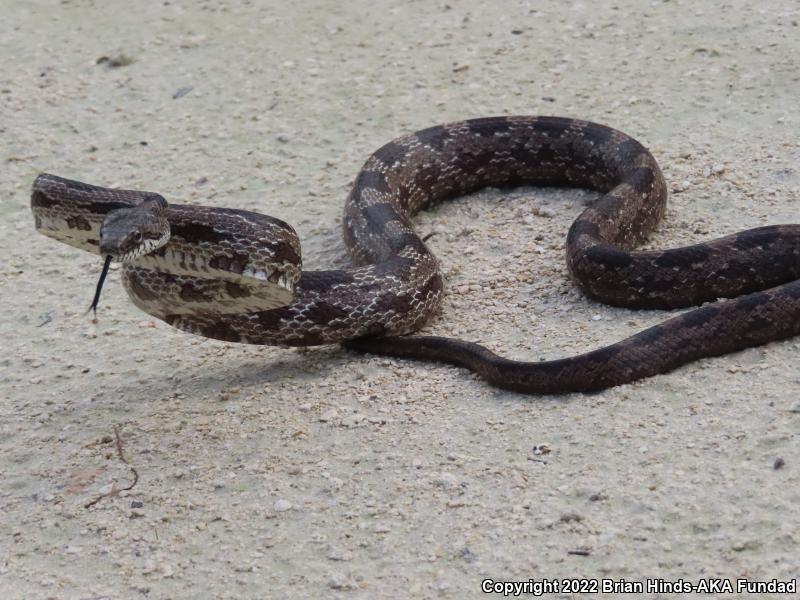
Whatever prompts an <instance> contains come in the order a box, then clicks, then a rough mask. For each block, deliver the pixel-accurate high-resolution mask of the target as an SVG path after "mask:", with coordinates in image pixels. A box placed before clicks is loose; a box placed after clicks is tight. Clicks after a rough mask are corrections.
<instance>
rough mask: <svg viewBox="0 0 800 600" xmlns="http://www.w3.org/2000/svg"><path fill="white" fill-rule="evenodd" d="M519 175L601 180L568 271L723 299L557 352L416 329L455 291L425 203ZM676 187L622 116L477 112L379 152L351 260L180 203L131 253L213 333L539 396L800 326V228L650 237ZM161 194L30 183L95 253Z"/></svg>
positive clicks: (255, 217) (631, 375)
mask: <svg viewBox="0 0 800 600" xmlns="http://www.w3.org/2000/svg"><path fill="white" fill-rule="evenodd" d="M518 185H546V186H553V185H555V186H570V187H572V186H575V187H585V188H590V189H593V190H596V191H598V192H600V193H601V194H602V195H601V196H600V197H599V198H598V199H597V200H596V201H595V202H594V203H593V204H592V205H591V206H589V207H588V208H586V209H585V210H584V211H583V212H582V213H581V214H580V216H579V217H578V218H577V219H576V220H575V222H574V223H573V224H572V226H571V228H570V230H569V232H568V235H567V240H566V257H567V266H568V269H569V272H570V274H571V275H572V278H573V279H574V281H575V282H576V283H577V285H578V286H579V287H580V288H581V289H582V290H583V291H584V292H585V293H586V294H587V295H588V296H589V297H590V298H592V299H595V300H598V301H601V302H605V303H608V304H612V305H615V306H626V307H631V308H663V309H672V308H680V307H687V306H694V305H699V304H702V303H709V304H706V305H704V306H702V307H700V308H697V309H695V310H691V311H688V312H686V313H683V314H681V315H679V316H677V317H673V318H671V319H669V320H667V321H665V322H663V323H661V324H659V325H656V326H654V327H651V328H650V329H647V330H645V331H642V332H640V333H638V334H636V335H634V336H631V337H629V338H627V339H624V340H622V341H620V342H617V343H615V344H612V345H610V346H607V347H604V348H601V349H598V350H595V351H592V352H589V353H586V354H582V355H579V356H573V357H569V358H564V359H558V360H552V361H545V362H521V361H512V360H507V359H504V358H502V357H499V356H497V355H496V354H494V353H492V352H490V351H489V350H488V349H486V348H484V347H483V346H480V345H478V344H474V343H470V342H465V341H461V340H456V339H451V338H444V337H430V336H413V335H407V334H409V333H412V332H414V331H415V330H417V329H419V328H420V327H421V326H422V325H423V324H424V323H425V322H426V321H427V319H428V318H429V317H430V316H431V315H432V314H433V313H435V312H436V311H437V309H438V308H439V306H440V304H441V301H442V298H443V294H444V284H443V279H442V275H441V271H440V269H439V265H438V263H437V260H436V258H435V257H434V256H433V254H432V253H431V252H430V250H429V249H428V248H427V246H426V244H425V243H424V241H423V240H422V239H421V238H420V237H419V236H418V235H417V234H416V233H415V232H414V230H413V227H412V225H411V221H410V218H411V217H412V216H413V215H414V214H415V213H416V212H417V211H419V210H421V209H423V208H425V207H427V206H430V205H432V204H434V203H436V202H439V201H442V200H444V199H446V198H450V197H454V196H459V195H464V194H467V193H469V192H472V191H475V190H478V189H480V188H483V187H486V186H495V187H508V186H518ZM154 198H156V199H158V202H155V201H153V199H154ZM666 200H667V188H666V185H665V182H664V178H663V176H662V174H661V170H660V169H659V167H658V164H657V163H656V161H655V159H654V158H653V156H652V155H651V154H650V152H648V150H647V149H646V148H644V147H643V146H642V145H641V144H640V143H639V142H637V141H636V140H634V139H633V138H631V137H629V136H627V135H625V134H623V133H621V132H620V131H617V130H615V129H612V128H610V127H606V126H604V125H599V124H595V123H591V122H588V121H582V120H578V119H569V118H560V117H527V116H520V117H489V118H481V119H472V120H468V121H460V122H456V123H451V124H447V125H439V126H436V127H431V128H428V129H424V130H422V131H418V132H416V133H413V134H408V135H404V136H402V137H400V138H397V139H396V140H394V141H392V142H389V143H388V144H386V145H384V146H383V147H382V148H380V149H379V150H377V151H376V152H375V153H374V154H373V155H372V156H371V157H370V158H369V159H368V160H367V162H366V163H365V165H364V167H363V168H362V170H361V171H360V172H359V174H358V176H357V177H356V180H355V183H354V185H353V187H352V190H351V193H350V195H349V197H348V200H347V203H346V205H345V212H344V218H343V229H344V238H345V243H346V245H347V247H348V249H349V251H350V253H351V255H352V257H353V260H354V262H355V264H356V266H355V267H353V268H351V269H345V270H328V271H302V270H301V268H302V264H301V259H300V244H299V241H298V240H297V236H296V234H295V233H294V230H293V229H292V228H291V227H290V226H289V225H287V224H286V223H283V222H282V221H280V220H278V219H274V218H272V217H267V216H265V215H260V214H258V213H253V212H249V211H240V210H234V209H221V208H211V207H196V206H187V205H174V204H169V205H168V206H167V208H166V209H165V210H166V211H167V212H166V218H167V220H168V221H169V225H170V228H171V235H170V236H169V241H167V242H166V244H165V245H163V246H162V247H159V248H157V249H156V250H152V251H151V250H148V252H147V253H145V254H144V255H138V256H136V257H135V258H133V259H129V260H127V261H125V262H124V268H123V284H124V286H125V289H126V291H127V293H128V295H129V297H130V298H131V300H132V301H133V302H134V303H135V304H136V306H138V307H139V308H141V309H142V310H144V311H145V312H147V313H149V314H151V315H153V316H155V317H157V318H159V319H162V320H164V321H166V322H167V323H169V324H170V325H173V326H175V327H177V328H179V329H182V330H184V331H188V332H191V333H195V334H198V335H202V336H206V337H210V338H215V339H219V340H225V341H231V342H246V343H252V344H270V345H281V346H312V345H319V344H332V343H342V344H344V345H345V346H346V347H348V348H352V349H355V350H358V351H363V352H371V353H377V354H385V355H390V356H398V357H405V358H419V359H430V360H437V361H442V362H447V363H451V364H455V365H459V366H463V367H466V368H469V369H471V370H472V371H474V372H475V373H477V374H478V375H480V376H481V377H483V378H484V379H486V380H487V381H488V382H489V383H491V384H492V385H495V386H498V387H502V388H507V389H513V390H517V391H521V392H527V393H565V392H572V391H591V390H598V389H603V388H606V387H610V386H614V385H619V384H623V383H627V382H630V381H634V380H636V379H640V378H642V377H647V376H651V375H655V374H658V373H664V372H667V371H670V370H672V369H674V368H676V367H678V366H680V365H682V364H685V363H687V362H690V361H693V360H696V359H698V358H702V357H708V356H716V355H720V354H724V353H728V352H733V351H736V350H740V349H743V348H747V347H750V346H755V345H759V344H764V343H767V342H770V341H774V340H779V339H785V338H789V337H792V336H795V335H798V333H800V225H798V224H787V225H771V226H766V227H759V228H756V229H751V230H747V231H742V232H739V233H735V234H733V235H729V236H726V237H723V238H719V239H716V240H712V241H709V242H705V243H700V244H695V245H691V246H685V247H681V248H674V249H668V250H645V251H636V250H633V248H635V247H636V245H637V244H640V243H641V242H642V241H643V240H645V239H646V238H647V236H648V235H649V234H650V233H651V232H652V231H653V229H654V227H655V226H656V224H657V223H658V221H659V220H660V219H661V217H662V216H663V214H664V207H665V204H666ZM145 204H152V205H154V206H161V207H163V206H166V202H165V201H163V199H162V198H161V197H160V196H158V195H157V194H152V193H149V192H139V191H133V190H115V189H109V188H103V187H98V186H92V185H88V184H84V183H80V182H75V181H70V180H67V179H63V178H60V177H56V176H54V175H47V174H42V175H40V176H39V177H38V178H37V179H36V181H35V183H34V186H33V193H32V197H31V206H32V210H33V212H34V216H35V219H36V227H37V229H38V230H39V231H40V232H41V233H43V234H45V235H48V236H51V237H54V238H55V239H58V240H59V241H62V242H65V243H69V244H71V245H73V246H76V247H78V248H82V249H84V250H88V251H90V252H94V253H100V247H101V236H102V235H103V234H102V224H103V222H104V219H106V216H107V215H108V214H109V213H110V212H112V211H114V210H118V209H121V208H123V209H124V208H131V207H137V206H140V205H141V206H143V205H145ZM139 237H141V236H139ZM165 239H166V238H165ZM131 256H134V255H133V254H131ZM720 298H728V299H727V300H720V301H717V300H718V299H720Z"/></svg>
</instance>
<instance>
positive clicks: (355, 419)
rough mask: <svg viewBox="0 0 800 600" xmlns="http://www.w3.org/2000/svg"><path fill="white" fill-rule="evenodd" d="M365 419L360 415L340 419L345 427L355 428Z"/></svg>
mask: <svg viewBox="0 0 800 600" xmlns="http://www.w3.org/2000/svg"><path fill="white" fill-rule="evenodd" d="M365 418H366V417H365V416H364V415H362V414H361V413H355V414H352V415H347V416H346V417H345V418H343V419H342V425H344V426H345V427H355V426H356V425H358V424H359V423H361V421H363V420H364V419H365Z"/></svg>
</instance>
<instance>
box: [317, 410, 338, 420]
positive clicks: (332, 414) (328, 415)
mask: <svg viewBox="0 0 800 600" xmlns="http://www.w3.org/2000/svg"><path fill="white" fill-rule="evenodd" d="M337 416H339V411H338V410H336V409H335V408H331V409H328V410H326V411H325V412H324V413H322V414H321V415H320V416H319V420H320V421H322V422H323V423H327V422H328V421H333V420H334V419H335V418H336V417H337Z"/></svg>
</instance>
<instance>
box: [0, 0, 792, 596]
mask: <svg viewBox="0 0 800 600" xmlns="http://www.w3.org/2000/svg"><path fill="white" fill-rule="evenodd" d="M2 4H3V19H2V21H1V22H0V52H1V53H2V57H3V60H2V62H0V140H2V143H0V163H1V164H2V169H0V211H1V213H0V214H2V220H0V233H1V234H2V235H0V240H2V241H0V256H1V257H2V258H0V266H1V267H2V276H3V287H2V301H3V308H4V316H3V319H2V332H1V335H2V339H3V342H2V346H3V352H2V356H1V357H0V361H1V362H0V411H2V412H1V417H2V420H1V422H0V427H1V428H2V429H0V473H2V487H0V495H1V496H2V514H1V515H0V555H1V556H2V558H1V559H0V588H1V591H2V594H0V595H2V597H3V598H4V599H5V598H7V599H17V598H25V599H28V598H58V599H62V598H63V599H66V598H85V599H88V598H321V597H329V598H406V597H407V598H439V597H441V598H473V597H474V598H478V597H481V596H482V593H481V591H480V582H481V580H483V579H484V578H486V577H491V578H494V579H497V580H527V579H529V578H535V579H542V578H562V577H588V578H602V577H605V578H624V579H626V580H633V581H644V580H645V579H646V578H657V577H662V578H665V579H668V580H675V579H678V578H684V579H688V580H692V581H696V580H697V579H698V578H702V577H712V578H719V577H724V578H737V577H748V578H751V579H756V580H768V579H771V578H773V577H775V578H778V579H785V580H787V579H791V578H796V577H798V575H799V574H800V570H799V569H800V567H799V566H798V562H797V556H798V554H800V548H798V546H800V539H799V537H798V536H800V534H798V525H800V522H799V521H798V513H797V506H798V502H800V492H798V490H800V449H798V438H797V431H798V427H800V398H799V397H798V391H800V376H798V372H797V368H796V364H797V360H798V356H799V354H798V351H800V340H797V339H795V340H790V341H787V342H783V343H773V344H770V345H768V346H766V347H762V348H757V349H752V350H748V351H745V352H741V353H738V354H734V355H730V356H725V357H721V358H715V359H709V360H702V361H699V362H697V363H695V364H692V365H690V366H687V367H685V368H682V369H680V370H678V371H676V372H674V373H671V374H669V375H663V376H659V377H654V378H651V379H648V380H645V381H641V382H638V383H635V384H632V385H625V386H621V387H618V388H615V389H611V390H608V391H605V392H603V393H599V394H593V395H581V394H575V395H569V396H563V397H558V398H556V397H542V398H535V397H525V396H522V395H517V394H513V393H507V392H502V391H497V390H495V389H492V388H490V387H488V386H487V385H485V384H484V383H482V382H480V381H478V380H477V379H475V378H474V377H472V376H471V375H469V374H468V373H467V372H465V371H462V370H459V369H454V368H450V367H445V366H436V365H425V364H414V363H406V362H401V361H394V360H386V359H377V358H370V357H364V356H360V355H357V354H353V353H349V352H346V351H343V350H340V349H338V348H323V349H315V350H311V351H290V350H283V349H277V348H262V347H248V346H239V345H232V344H224V343H218V342H214V341H210V340H205V339H201V338H197V337H192V336H190V335H187V334H183V333H181V332H178V331H176V330H174V329H171V328H170V327H168V326H167V325H165V324H163V323H161V322H154V321H153V320H151V319H150V318H148V317H147V316H146V315H144V314H142V313H141V312H138V311H137V310H136V309H135V308H134V307H133V305H132V304H131V303H130V302H129V301H128V300H127V298H126V296H125V295H124V292H123V290H122V289H121V286H120V285H119V277H118V272H112V274H111V277H110V281H109V284H108V285H107V287H106V292H105V295H104V298H103V301H102V306H101V310H100V312H99V323H97V324H96V325H93V324H92V323H91V322H90V319H89V318H88V317H86V316H84V311H85V310H86V306H87V304H88V302H89V301H90V299H91V295H92V293H93V290H94V284H95V282H96V277H97V274H98V272H99V267H100V262H99V259H97V258H96V257H93V256H91V255H89V254H88V253H84V252H80V251H78V250H74V249H71V248H69V247H67V246H64V245H61V244H58V243H56V242H54V241H52V240H49V239H47V238H44V237H42V236H39V235H37V234H36V233H35V232H34V229H33V222H32V218H31V215H30V210H29V207H28V190H29V187H30V184H31V182H32V181H33V178H34V177H35V175H36V174H37V173H38V172H40V171H48V172H51V173H56V174H59V175H63V176H67V177H72V178H76V179H80V180H84V181H88V182H93V183H98V184H101V185H119V186H124V187H132V188H140V189H148V190H152V191H158V192H160V193H162V194H164V195H165V197H166V198H167V199H168V200H170V201H174V202H190V203H191V202H196V203H201V202H202V203H207V204H214V205H219V206H229V207H238V208H247V209H253V210H258V211H262V212H264V213H267V214H271V215H274V216H277V217H280V218H283V219H285V220H287V221H289V222H290V223H292V224H293V225H294V226H295V227H296V229H297V230H298V232H299V234H300V236H301V239H302V240H303V241H304V254H305V259H306V265H307V266H308V267H312V268H313V267H323V266H330V265H344V264H346V263H347V258H346V253H345V250H344V246H343V243H342V241H341V237H340V233H339V224H340V212H341V208H342V205H343V201H344V197H345V195H346V192H347V189H348V186H349V184H350V182H351V180H352V178H353V177H354V175H355V173H356V172H357V170H358V168H359V167H360V165H361V164H362V162H363V160H364V159H365V158H366V156H367V155H368V154H369V153H370V152H371V151H372V150H374V149H376V148H377V147H379V146H380V145H381V144H383V143H384V142H386V141H388V140H390V139H391V138H393V137H395V136H397V135H399V134H401V133H404V132H408V131H412V130H415V129H420V128H422V127H425V126H428V125H432V124H436V123H440V122H445V121H451V120H457V119H462V118H467V117H475V116H486V115H492V114H558V115H565V116H574V117H582V118H587V119H592V120H596V121H600V122H605V123H608V124H610V125H613V126H615V127H618V128H620V129H622V130H624V131H626V132H628V133H630V134H632V135H634V136H635V137H637V138H638V139H640V140H641V141H642V142H643V143H645V144H646V145H648V146H649V147H650V148H651V150H652V151H653V153H654V154H655V155H656V157H657V158H658V159H659V161H660V163H661V165H662V167H663V169H664V172H665V175H666V177H667V179H668V181H669V183H670V188H671V189H672V192H673V193H672V197H671V203H670V209H669V211H668V214H667V218H666V221H665V222H664V224H663V226H662V227H661V228H660V230H659V232H658V233H657V235H656V236H655V237H654V238H653V240H652V246H653V247H670V246H675V245H679V244H683V243H689V242H692V241H697V240H704V239H709V238H711V237H714V236H719V235H723V234H726V233H730V232H734V231H737V230H740V229H744V228H748V227H751V226H758V225H765V224H774V223H791V222H795V223H796V222H798V204H797V202H798V196H799V195H800V171H799V170H798V166H797V165H798V161H799V160H800V145H798V142H797V132H798V131H800V114H798V111H797V110H796V109H797V98H798V96H799V95H800V80H799V79H798V77H799V76H798V73H799V72H800V70H799V68H800V64H798V62H799V61H798V52H800V27H798V21H800V10H798V5H797V3H796V2H791V1H784V2H778V1H776V2H769V3H763V4H760V6H762V7H763V8H758V6H759V3H752V2H749V1H743V0H730V1H728V2H725V3H714V2H690V1H665V2H640V1H636V0H617V1H616V2H614V3H605V5H604V7H600V6H598V5H597V4H596V3H589V2H584V3H573V4H570V3H566V2H510V1H509V2H503V3H502V13H499V12H498V6H500V4H499V3H484V2H479V1H478V0H464V1H452V2H444V1H436V2H408V3H405V2H386V1H375V0H352V1H347V2H343V3H342V2H338V1H332V0H320V1H318V2H294V3H283V2H277V1H275V2H269V1H261V0H252V1H246V0H241V1H236V0H230V1H224V0H204V1H202V2H189V1H188V0H169V1H168V2H153V3H140V5H138V6H139V8H136V9H132V8H130V3H128V2H125V1H122V0H104V1H103V2H91V1H88V0H87V1H84V0H74V1H69V0H64V1H62V2H60V3H53V2H46V1H44V0H39V1H37V2H31V1H30V0H4V1H3V3H2ZM120 55H124V56H125V57H128V58H130V59H132V61H133V62H132V63H131V64H127V65H121V66H116V67H114V66H110V62H109V61H101V63H100V64H97V61H98V59H100V58H101V57H104V56H105V57H109V58H111V59H116V58H118V57H119V56H120ZM111 62H123V63H124V62H128V61H126V60H122V61H113V60H112V61H111ZM592 197H593V196H592V194H590V193H588V192H581V191H558V190H537V189H529V190H516V191H514V192H512V193H505V192H504V193H501V192H498V191H492V190H489V191H487V192H485V193H482V194H479V195H476V196H473V197H470V198H465V199H461V200H459V201H456V202H452V203H449V204H447V205H446V206H443V207H441V208H438V209H436V210H434V211H431V212H428V213H425V214H424V215H421V217H420V218H419V219H418V221H417V222H418V223H419V229H420V231H421V232H423V233H429V232H436V233H437V235H435V236H434V237H433V238H431V240H430V244H431V247H432V248H433V249H434V250H435V252H436V253H437V254H438V255H439V256H440V258H441V260H442V262H443V265H444V267H445V269H446V272H447V276H448V284H449V290H450V291H449V295H448V299H447V301H446V304H445V307H444V310H443V312H442V314H441V315H440V316H438V317H437V318H435V319H434V320H433V321H432V322H431V323H430V325H429V327H428V328H427V329H426V331H428V332H432V333H437V334H446V335H452V336H457V337H463V338H467V339H472V340H476V341H482V342H483V343H485V344H487V345H489V346H490V347H492V348H494V349H496V350H497V351H500V352H502V353H504V354H506V355H508V356H512V357H517V358H524V357H527V358H529V359H539V358H548V357H550V358H555V357H561V356H565V355H571V354H574V353H578V352H581V351H586V350H589V349H592V348H595V347H598V346H601V345H604V344H607V343H610V342H612V341H615V340H617V339H619V338H621V337H624V336H626V335H629V334H631V333H633V332H635V331H638V330H640V329H642V328H643V327H645V326H648V325H651V324H654V323H657V322H659V321H660V320H662V319H663V318H664V314H663V313H660V312H655V311H652V312H634V311H628V310H622V309H615V308H609V307H605V306H602V305H598V304H596V303H593V302H590V301H587V300H586V299H585V298H583V297H582V296H581V295H580V293H579V292H577V291H576V290H575V289H574V288H573V286H572V285H571V284H570V282H569V281H568V278H567V274H566V268H565V265H564V262H563V256H562V253H563V239H564V234H565V232H566V230H567V228H568V226H569V223H570V222H571V220H572V219H573V218H574V217H575V216H576V215H577V213H578V212H579V210H580V208H581V206H582V204H583V203H585V202H587V201H589V200H590V199H591V198H592ZM509 257H510V258H511V259H512V260H511V261H510V263H509V261H508V259H509ZM115 428H116V430H117V431H118V432H119V434H120V436H121V441H122V450H123V456H124V457H125V458H126V459H127V460H128V461H129V463H130V465H131V466H132V467H133V468H135V470H136V472H137V474H138V482H137V483H136V485H135V487H134V488H133V489H132V490H130V491H127V492H123V493H121V494H119V495H117V496H115V497H107V498H103V499H101V500H100V501H98V502H96V504H94V505H93V506H92V507H90V508H88V509H87V508H85V507H84V506H85V505H86V504H87V503H89V502H91V501H92V500H93V499H96V498H98V496H99V495H101V494H103V493H106V492H109V491H110V490H112V489H114V487H113V486H117V487H126V486H128V485H130V483H131V481H132V478H133V472H132V471H131V468H130V467H129V466H128V465H126V464H125V463H124V462H122V461H121V460H120V459H119V456H118V453H117V450H116V448H115V441H114V436H115ZM537 445H546V446H547V447H548V448H549V453H545V454H536V453H534V447H535V446H537ZM778 459H781V460H782V464H783V466H782V468H776V461H778ZM780 465H781V461H778V463H777V466H780ZM561 596H564V597H567V596H568V595H567V594H561Z"/></svg>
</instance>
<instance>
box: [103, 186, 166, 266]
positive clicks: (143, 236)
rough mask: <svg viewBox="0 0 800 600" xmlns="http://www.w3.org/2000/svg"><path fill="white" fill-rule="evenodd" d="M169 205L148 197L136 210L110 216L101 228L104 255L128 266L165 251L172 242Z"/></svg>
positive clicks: (117, 211)
mask: <svg viewBox="0 0 800 600" xmlns="http://www.w3.org/2000/svg"><path fill="white" fill-rule="evenodd" d="M169 236H170V229H169V221H168V220H167V201H166V200H164V198H162V197H161V196H159V195H158V194H148V196H147V197H146V198H145V199H144V200H142V202H140V203H139V204H137V205H136V206H133V207H131V208H118V209H116V210H112V211H111V212H109V213H108V214H107V215H106V217H105V219H104V220H103V224H102V225H101V226H100V254H102V255H103V256H111V257H112V259H113V260H115V261H118V262H128V261H132V260H135V259H137V258H139V257H140V256H144V255H145V254H149V253H151V252H153V251H154V250H157V249H158V248H161V246H163V245H164V244H166V243H167V242H168V241H169Z"/></svg>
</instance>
